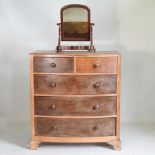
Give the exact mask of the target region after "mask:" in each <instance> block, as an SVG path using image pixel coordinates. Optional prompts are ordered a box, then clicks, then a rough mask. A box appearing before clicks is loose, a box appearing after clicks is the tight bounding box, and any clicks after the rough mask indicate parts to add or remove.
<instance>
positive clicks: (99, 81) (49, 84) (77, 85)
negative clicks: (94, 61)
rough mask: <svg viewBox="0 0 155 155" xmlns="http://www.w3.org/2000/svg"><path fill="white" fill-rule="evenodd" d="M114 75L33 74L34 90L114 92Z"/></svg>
mask: <svg viewBox="0 0 155 155" xmlns="http://www.w3.org/2000/svg"><path fill="white" fill-rule="evenodd" d="M116 81H117V76H116V75H91V76H89V75H76V76H75V75H35V76H34V92H35V93H36V94H53V95H57V94H58V95H61V94H62V95H63V94H64V95H72V94H75V95H76V94H77V95H81V94H82V95H83V94H87V95H93V94H115V93H116V86H117V84H116V83H117V82H116Z"/></svg>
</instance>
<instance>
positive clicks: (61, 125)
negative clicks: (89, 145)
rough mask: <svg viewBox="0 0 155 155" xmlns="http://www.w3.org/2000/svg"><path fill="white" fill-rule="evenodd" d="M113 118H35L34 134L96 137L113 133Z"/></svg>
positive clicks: (114, 120) (114, 122)
mask: <svg viewBox="0 0 155 155" xmlns="http://www.w3.org/2000/svg"><path fill="white" fill-rule="evenodd" d="M115 124H116V119H115V118H94V119H92V118H91V119H89V118H87V119H84V118H82V119H79V118H68V119H65V118H41V117H39V118H35V126H36V128H35V134H36V136H49V137H50V136H52V137H66V136H67V137H69V136H71V137H98V136H114V135H115Z"/></svg>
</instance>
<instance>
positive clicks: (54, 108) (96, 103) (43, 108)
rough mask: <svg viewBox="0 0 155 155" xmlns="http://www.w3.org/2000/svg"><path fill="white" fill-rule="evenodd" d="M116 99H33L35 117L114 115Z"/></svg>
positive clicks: (42, 97)
mask: <svg viewBox="0 0 155 155" xmlns="http://www.w3.org/2000/svg"><path fill="white" fill-rule="evenodd" d="M116 98H117V97H54V96H53V97H45V96H41V97H40V96H39V97H38V96H37V97H35V100H34V101H35V115H45V116H48V115H54V116H62V115H67V116H69V115H70V116H87V115H88V116H89V115H91V116H104V115H116Z"/></svg>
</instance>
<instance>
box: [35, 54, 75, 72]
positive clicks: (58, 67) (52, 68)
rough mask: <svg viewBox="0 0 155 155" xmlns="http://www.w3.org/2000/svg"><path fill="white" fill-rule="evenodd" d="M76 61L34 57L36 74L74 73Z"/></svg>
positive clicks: (70, 58)
mask: <svg viewBox="0 0 155 155" xmlns="http://www.w3.org/2000/svg"><path fill="white" fill-rule="evenodd" d="M73 71H74V59H73V58H72V57H65V58H61V57H51V58H50V57H34V72H38V73H40V72H42V73H72V72H73Z"/></svg>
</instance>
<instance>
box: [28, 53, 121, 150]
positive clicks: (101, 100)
mask: <svg viewBox="0 0 155 155" xmlns="http://www.w3.org/2000/svg"><path fill="white" fill-rule="evenodd" d="M30 80H31V113H32V114H31V115H32V117H31V118H32V141H31V149H36V148H37V146H38V144H39V143H41V142H59V143H64V142H65V143H93V142H95V143H96V142H112V144H113V146H114V148H115V149H116V150H119V149H120V54H119V53H117V52H107V53H105V52H100V53H98V52H97V53H93V54H92V53H83V52H81V53H80V52H72V53H69V52H63V53H56V52H51V51H47V52H46V51H42V52H36V53H31V54H30Z"/></svg>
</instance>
